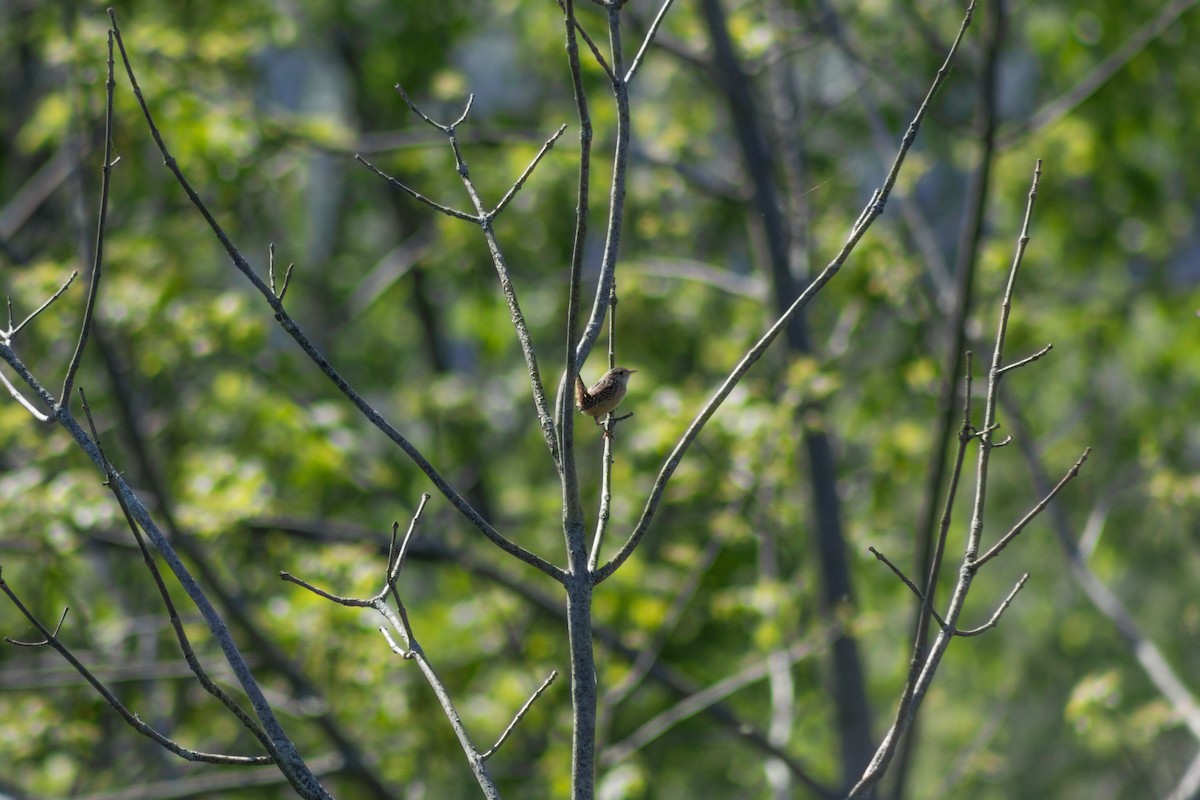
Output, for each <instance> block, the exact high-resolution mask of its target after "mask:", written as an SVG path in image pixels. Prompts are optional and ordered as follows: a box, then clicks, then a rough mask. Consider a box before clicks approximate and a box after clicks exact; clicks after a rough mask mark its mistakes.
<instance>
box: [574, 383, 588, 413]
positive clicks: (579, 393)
mask: <svg viewBox="0 0 1200 800" xmlns="http://www.w3.org/2000/svg"><path fill="white" fill-rule="evenodd" d="M586 399H587V387H586V386H584V385H583V378H581V377H579V375H578V374H576V375H575V407H576V408H577V409H579V410H580V411H582V410H583V403H584V400H586Z"/></svg>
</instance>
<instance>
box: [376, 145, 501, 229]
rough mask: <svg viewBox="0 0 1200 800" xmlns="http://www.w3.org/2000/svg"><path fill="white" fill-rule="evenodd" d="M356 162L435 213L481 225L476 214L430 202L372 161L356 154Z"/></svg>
mask: <svg viewBox="0 0 1200 800" xmlns="http://www.w3.org/2000/svg"><path fill="white" fill-rule="evenodd" d="M354 160H355V161H357V162H358V163H360V164H362V165H363V166H364V167H366V168H367V169H369V170H371V172H374V173H375V174H376V175H378V176H379V177H381V178H383V179H384V180H385V181H387V182H388V185H390V186H394V187H395V188H397V189H399V190H400V191H402V192H404V193H405V194H407V195H408V196H409V197H411V198H413V199H414V200H419V201H420V202H422V203H424V204H425V205H427V206H429V207H430V208H432V209H433V210H434V211H438V212H440V213H442V214H445V215H446V216H448V217H453V218H455V219H461V220H465V221H466V222H474V223H476V224H479V217H477V216H475V215H474V214H468V213H466V212H465V211H459V210H458V209H457V208H450V206H444V205H442V204H441V203H439V202H437V201H436V200H430V199H429V198H428V197H426V196H425V195H423V194H421V193H420V192H418V191H417V190H416V189H413V188H412V187H410V186H408V185H406V184H403V183H401V182H400V181H398V180H396V179H395V178H393V177H392V176H391V175H388V174H387V173H386V172H384V171H383V170H381V169H380V168H379V167H377V166H375V165H374V164H372V163H371V162H370V161H367V160H366V159H365V158H363V157H362V156H360V155H358V154H355V156H354Z"/></svg>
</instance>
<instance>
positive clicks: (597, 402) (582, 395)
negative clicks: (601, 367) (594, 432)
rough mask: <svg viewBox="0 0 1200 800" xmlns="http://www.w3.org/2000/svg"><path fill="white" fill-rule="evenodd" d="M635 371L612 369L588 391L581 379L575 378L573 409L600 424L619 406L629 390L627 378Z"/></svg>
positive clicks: (620, 368) (619, 368) (622, 368)
mask: <svg viewBox="0 0 1200 800" xmlns="http://www.w3.org/2000/svg"><path fill="white" fill-rule="evenodd" d="M635 372H637V370H636V369H625V367H613V368H612V369H610V370H609V371H608V372H606V373H604V377H603V378H601V379H600V380H599V382H597V383H596V385H595V386H593V387H592V388H590V389H588V388H586V387H584V385H583V379H582V378H580V377H579V376H578V375H576V376H575V407H576V408H578V409H579V410H580V411H582V412H583V413H585V414H587V415H588V416H589V417H592V418H594V419H595V421H596V424H597V425H599V424H600V419H601V418H602V417H603V416H604V415H605V414H607V413H608V412H610V411H612V410H613V409H614V408H616V407H617V406H619V405H620V404H621V401H622V400H624V399H625V392H627V391H628V390H629V376H630V375H632V374H633V373H635Z"/></svg>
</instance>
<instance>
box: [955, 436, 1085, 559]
mask: <svg viewBox="0 0 1200 800" xmlns="http://www.w3.org/2000/svg"><path fill="white" fill-rule="evenodd" d="M1091 452H1092V448H1090V447H1089V448H1087V449H1085V450H1084V451H1083V455H1081V456H1080V457H1079V459H1078V460H1077V461H1076V462H1075V465H1074V466H1073V467H1071V468H1070V469H1069V470H1067V474H1066V475H1064V476H1063V478H1062V480H1060V481H1059V482H1058V485H1056V486H1055V487H1054V488H1053V489H1051V490H1050V493H1049V494H1047V495H1046V496H1045V497H1044V498H1042V501H1041V502H1040V503H1038V504H1037V505H1036V506H1034V507H1033V508H1031V509H1029V513H1027V514H1026V515H1025V516H1024V517H1022V518H1021V521H1020V522H1018V523H1017V524H1016V525H1014V526H1013V527H1012V530H1010V531H1009V532H1008V533H1006V534H1004V536H1002V537H1000V541H998V542H996V543H995V544H994V545H992V546H991V548H990V549H989V550H988V551H987V552H986V553H984V554H983V555H981V556H980V557H979V558H977V559H975V560H974V561H972V562H970V564H968V565H967V566H968V569H972V570H976V569H979V568H980V567H982V566H983V565H984V564H986V563H987V562H989V561H991V560H992V559H993V558H995V557H996V556H998V555H1000V552H1001V551H1002V550H1004V548H1006V547H1008V545H1009V544H1010V543H1011V542H1012V540H1013V539H1015V538H1017V536H1018V534H1020V533H1021V531H1023V530H1025V526H1026V525H1028V524H1029V523H1030V522H1032V521H1033V519H1034V518H1035V517H1036V516H1037V515H1038V514H1041V513H1042V511H1044V510H1045V508H1046V506H1048V505H1049V504H1050V501H1051V500H1053V499H1054V496H1055V495H1057V494H1058V493H1059V492H1060V491H1062V489H1063V487H1065V486H1066V485H1067V484H1068V483H1070V482H1071V481H1072V480H1074V479H1075V478H1076V476H1078V475H1079V468H1080V467H1082V466H1083V462H1085V461H1087V458H1088V454H1089V453H1091Z"/></svg>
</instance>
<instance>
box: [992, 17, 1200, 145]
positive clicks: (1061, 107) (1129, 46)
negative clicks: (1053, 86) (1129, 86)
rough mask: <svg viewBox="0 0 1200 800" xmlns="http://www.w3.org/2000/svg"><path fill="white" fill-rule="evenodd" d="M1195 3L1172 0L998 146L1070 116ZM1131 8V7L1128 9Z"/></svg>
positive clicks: (1014, 142)
mask: <svg viewBox="0 0 1200 800" xmlns="http://www.w3.org/2000/svg"><path fill="white" fill-rule="evenodd" d="M1196 1H1197V0H1172V2H1169V3H1167V4H1166V5H1164V6H1163V7H1162V9H1161V10H1160V11H1159V12H1158V16H1156V17H1154V19H1152V20H1150V21H1149V22H1147V23H1146V24H1144V25H1143V26H1142V27H1140V28H1138V29H1137V30H1136V31H1134V32H1133V34H1132V35H1130V37H1129V38H1128V39H1127V40H1126V41H1125V43H1124V44H1122V45H1121V46H1120V47H1118V48H1117V49H1116V50H1114V51H1112V52H1111V53H1109V54H1108V56H1106V57H1105V58H1104V59H1103V60H1102V61H1101V62H1100V63H1099V64H1097V65H1096V66H1095V67H1094V68H1093V69H1092V71H1091V72H1089V73H1088V74H1087V75H1085V76H1084V77H1083V78H1082V79H1080V81H1079V82H1078V83H1076V84H1075V85H1074V86H1072V87H1071V88H1070V89H1068V90H1067V91H1066V92H1064V93H1063V94H1061V95H1059V96H1058V97H1057V98H1055V99H1054V100H1052V101H1050V102H1049V103H1047V104H1045V105H1044V106H1042V107H1041V108H1039V109H1038V110H1037V111H1036V112H1034V114H1033V115H1032V116H1030V117H1029V119H1028V120H1026V121H1025V122H1024V123H1022V124H1020V125H1019V126H1017V127H1016V128H1015V129H1014V130H1012V131H1009V132H1007V133H1006V134H1005V135H1004V136H1003V137H1002V139H1001V142H1000V144H1001V146H1002V147H1005V148H1008V147H1012V146H1013V145H1016V144H1018V143H1020V142H1021V141H1023V140H1024V139H1025V138H1026V137H1027V136H1030V135H1032V134H1034V133H1037V132H1038V131H1040V130H1042V129H1044V128H1047V127H1049V126H1050V125H1053V124H1054V123H1055V122H1058V121H1059V120H1060V119H1062V118H1063V117H1065V116H1066V115H1067V114H1069V113H1070V112H1071V111H1072V110H1073V109H1075V108H1076V107H1077V106H1079V105H1080V104H1082V103H1083V101H1085V100H1087V99H1088V98H1089V97H1091V96H1092V95H1093V94H1094V93H1095V92H1096V90H1098V89H1099V88H1100V87H1101V86H1103V85H1104V84H1105V83H1107V82H1108V81H1109V79H1111V78H1112V77H1113V76H1114V75H1116V74H1117V73H1118V72H1120V71H1121V70H1122V69H1123V68H1124V67H1125V65H1126V64H1128V63H1129V62H1130V61H1132V60H1133V59H1134V57H1135V56H1137V55H1138V53H1140V52H1142V50H1144V49H1145V48H1146V47H1147V46H1148V45H1149V44H1150V43H1151V42H1153V41H1154V40H1155V39H1157V38H1158V37H1159V36H1162V35H1163V33H1165V32H1166V31H1167V29H1168V28H1170V27H1171V25H1173V24H1174V23H1175V21H1176V20H1178V19H1179V18H1180V17H1182V16H1183V15H1184V14H1185V13H1187V12H1188V11H1190V10H1191V9H1192V7H1193V6H1195V5H1196ZM1130 7H1131V8H1132V7H1133V6H1130Z"/></svg>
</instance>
